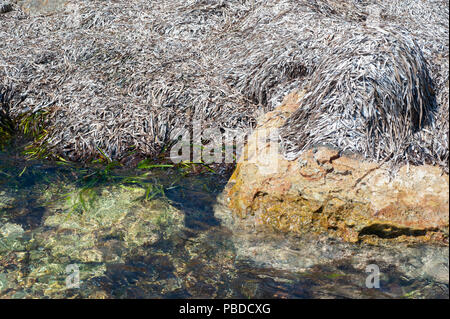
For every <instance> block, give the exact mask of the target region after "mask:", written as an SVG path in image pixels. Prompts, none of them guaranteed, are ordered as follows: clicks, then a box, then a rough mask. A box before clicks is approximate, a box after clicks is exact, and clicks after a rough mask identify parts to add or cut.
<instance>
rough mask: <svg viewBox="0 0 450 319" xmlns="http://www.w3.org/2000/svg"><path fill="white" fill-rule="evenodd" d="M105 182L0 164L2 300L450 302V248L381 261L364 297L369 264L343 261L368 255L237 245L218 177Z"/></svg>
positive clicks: (92, 172)
mask: <svg viewBox="0 0 450 319" xmlns="http://www.w3.org/2000/svg"><path fill="white" fill-rule="evenodd" d="M96 172H97V174H96ZM99 172H100V173H99ZM101 172H104V171H102V170H100V169H97V170H96V169H94V168H89V169H86V168H83V167H74V166H69V165H63V164H56V163H49V162H39V161H35V162H30V161H25V160H24V159H23V158H22V157H21V156H20V155H16V154H14V153H6V152H2V153H0V297H1V298H232V297H233V298H448V248H445V247H444V248H442V247H441V248H433V247H431V248H430V247H418V248H417V249H416V248H414V249H415V250H413V251H412V253H411V254H416V255H418V254H423V256H409V255H406V253H405V255H404V256H403V257H402V258H404V263H405V264H408V263H409V264H408V265H407V267H406V266H405V267H403V268H402V267H398V265H397V264H395V265H393V264H390V263H389V262H387V261H386V260H388V259H386V258H384V259H383V258H381V257H380V258H381V259H380V262H379V266H380V268H381V272H382V274H381V277H380V288H379V289H373V288H367V287H366V280H367V276H368V273H366V272H365V268H364V267H363V266H364V265H366V264H368V263H369V262H371V260H370V258H372V257H370V258H369V257H364V258H365V259H364V260H360V264H355V260H351V259H349V258H344V257H342V256H341V255H342V254H343V250H345V249H348V250H349V251H350V250H351V249H354V250H356V249H358V251H364V250H366V251H370V249H371V248H370V247H369V248H367V247H357V248H355V247H353V248H345V247H347V246H342V245H341V246H339V245H340V244H337V243H336V244H333V241H325V242H324V243H323V244H321V246H320V247H319V246H318V245H317V244H315V243H313V242H314V241H313V242H309V243H303V244H302V245H303V246H301V247H304V248H298V252H295V251H294V252H293V253H292V254H290V255H289V254H285V253H284V252H285V251H289V249H290V248H289V247H288V244H286V245H287V246H286V247H281V246H284V244H283V243H284V242H289V240H287V239H286V240H284V239H283V238H284V237H283V236H284V235H277V236H275V237H276V238H275V237H274V239H273V240H272V239H271V238H272V237H271V236H270V235H269V234H263V235H262V236H263V238H264V240H261V241H260V242H259V239H258V237H251V235H249V236H243V234H237V233H236V232H237V231H236V229H234V230H233V229H232V228H231V227H229V225H228V224H227V223H225V222H224V221H223V219H221V217H220V216H219V215H218V214H217V213H216V210H215V206H216V205H217V199H216V198H217V195H218V194H220V192H221V191H222V190H223V187H224V185H225V182H226V181H225V180H224V179H223V178H221V177H220V176H217V175H215V174H203V175H201V176H198V175H197V176H191V175H184V174H183V173H182V172H179V171H175V170H162V169H160V170H158V169H156V170H153V171H152V172H151V173H150V174H148V175H147V176H145V177H143V178H142V179H138V180H137V179H136V178H133V179H130V178H129V179H128V181H126V180H124V178H126V177H130V176H134V177H136V176H137V175H138V174H143V171H124V170H117V171H114V172H113V173H111V172H108V173H107V174H105V175H101ZM86 176H87V177H86ZM98 176H108V178H106V180H101V182H99V180H96V179H95V178H97V177H98ZM93 178H94V179H93ZM86 185H90V186H92V187H90V188H86ZM148 185H151V186H150V188H148ZM259 236H261V234H260V235H259ZM280 238H281V239H280ZM252 240H253V241H254V242H253V243H252ZM290 240H291V241H292V239H290ZM293 240H294V241H295V242H296V243H300V242H301V240H300V239H293ZM264 241H266V243H263V242H264ZM267 243H269V244H271V245H272V246H271V249H270V250H271V251H270V252H267V254H266V253H264V249H263V253H261V252H259V253H258V255H257V256H256V253H254V254H255V256H252V250H251V249H250V248H251V247H255V246H259V247H266V246H267ZM264 245H266V246H264ZM249 247H250V248H249ZM299 247H300V246H299ZM306 247H307V248H306ZM283 249H284V250H283ZM319 249H320V250H328V251H329V252H330V253H329V254H328V256H330V257H329V258H328V259H327V260H325V261H324V260H323V259H321V258H318V257H317V258H315V257H314V253H311V254H309V252H308V250H311V252H313V251H317V250H319ZM446 249H447V254H445V250H446ZM302 253H303V255H302ZM277 254H278V255H277ZM305 254H308V255H310V256H311V257H310V259H309V260H308V265H307V266H305V265H306V261H305V262H304V261H303V260H300V259H302V258H304V257H302V256H304V255H305ZM344 255H345V254H344ZM274 256H275V257H274ZM276 256H278V257H276ZM280 256H281V257H280ZM339 256H341V257H339ZM430 256H431V257H430ZM277 258H278V260H277ZM361 258H362V257H361ZM421 258H422V259H421ZM372 259H376V258H375V257H373V258H372ZM417 260H419V262H417ZM420 260H427V261H429V260H431V261H432V263H431V264H432V265H433V267H435V268H436V269H434V268H433V271H432V272H431V275H423V271H422V270H423V269H425V268H426V267H425V266H426V265H428V264H427V263H426V262H422V264H420ZM283 263H284V264H283ZM286 263H287V264H290V265H291V264H292V265H294V264H296V263H297V264H301V265H302V266H297V267H295V266H292V267H285V266H283V265H285V264H286ZM417 263H419V264H417ZM361 265H363V266H361ZM424 265H425V266H424ZM436 265H437V266H436ZM424 267H425V268H424ZM446 267H447V268H446ZM428 268H429V267H428ZM408 269H411V271H409V272H408V271H407V270H408ZM445 269H446V270H447V277H445V275H442V272H443V271H445ZM413 270H418V271H415V272H414V271H413ZM439 276H441V277H442V276H443V277H444V278H443V279H442V278H441V277H439ZM440 278H441V279H440Z"/></svg>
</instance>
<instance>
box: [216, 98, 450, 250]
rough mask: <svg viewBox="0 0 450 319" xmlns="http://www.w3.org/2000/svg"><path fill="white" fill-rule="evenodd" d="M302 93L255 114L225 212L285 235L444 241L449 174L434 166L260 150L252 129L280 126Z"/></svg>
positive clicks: (318, 151)
mask: <svg viewBox="0 0 450 319" xmlns="http://www.w3.org/2000/svg"><path fill="white" fill-rule="evenodd" d="M302 96H303V93H302V92H300V91H296V92H294V93H292V94H290V95H289V96H288V97H287V98H286V99H285V101H284V103H283V104H282V105H281V106H280V107H279V108H277V109H275V110H274V111H273V112H269V113H267V114H266V115H264V117H263V118H261V119H260V121H259V123H260V124H259V126H258V127H257V129H256V131H255V133H254V136H253V137H250V138H249V143H248V145H247V146H246V147H247V151H248V154H247V157H246V158H243V159H242V160H241V161H240V163H239V164H238V166H237V168H236V170H235V172H234V174H233V176H232V177H231V179H230V181H229V183H228V185H227V188H226V191H225V192H226V196H227V198H226V200H227V205H228V206H229V207H230V208H231V210H232V211H233V213H234V214H235V215H237V216H239V217H240V218H242V222H243V223H246V221H245V220H246V219H247V220H252V221H253V220H255V222H257V223H261V224H264V225H268V226H270V227H271V228H273V229H275V230H278V231H282V232H285V233H296V234H307V233H311V232H313V233H327V234H329V235H333V236H336V237H338V238H341V239H343V240H345V241H348V242H360V241H363V242H368V243H377V242H379V241H385V242H389V241H392V242H411V243H418V242H434V243H440V244H443V245H448V218H449V202H448V197H449V177H448V175H447V174H445V173H443V172H442V170H441V169H440V168H438V167H433V166H429V165H423V166H412V165H409V166H403V167H401V168H400V169H399V170H398V171H396V172H392V168H391V167H390V166H388V165H383V164H384V163H383V162H381V163H376V162H370V161H367V160H362V159H359V158H357V157H356V156H354V155H345V154H342V152H340V151H339V150H335V149H330V148H327V147H316V148H313V149H310V150H309V151H306V152H304V153H302V154H301V155H300V156H299V157H298V158H297V159H295V160H291V161H288V160H286V159H285V158H284V157H283V156H282V155H281V154H280V153H279V152H278V151H277V150H275V151H272V152H270V151H269V152H268V151H267V149H269V148H270V145H269V144H268V143H266V142H264V141H263V142H262V143H261V142H260V141H259V140H258V136H256V137H255V135H257V134H260V135H262V134H261V133H258V132H265V131H268V130H273V129H278V128H279V127H280V126H281V125H283V123H284V121H285V118H286V117H287V116H288V115H289V114H290V113H291V112H293V111H294V110H296V109H297V107H298V103H299V100H300V99H301V98H302ZM258 143H259V144H258ZM249 217H251V218H250V219H249Z"/></svg>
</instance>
